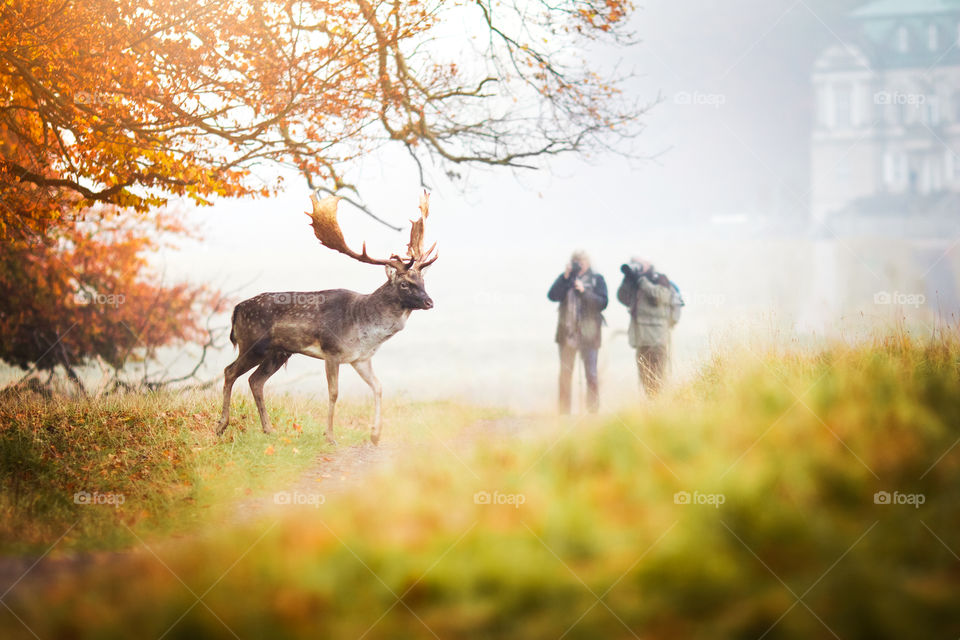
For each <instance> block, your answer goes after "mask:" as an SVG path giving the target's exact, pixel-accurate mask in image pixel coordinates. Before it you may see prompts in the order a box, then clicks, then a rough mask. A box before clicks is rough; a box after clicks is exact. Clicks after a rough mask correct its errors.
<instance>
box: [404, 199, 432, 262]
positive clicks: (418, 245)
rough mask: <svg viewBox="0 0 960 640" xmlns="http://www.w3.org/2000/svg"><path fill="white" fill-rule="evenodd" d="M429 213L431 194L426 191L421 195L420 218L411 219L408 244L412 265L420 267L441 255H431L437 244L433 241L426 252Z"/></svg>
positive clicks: (408, 253)
mask: <svg viewBox="0 0 960 640" xmlns="http://www.w3.org/2000/svg"><path fill="white" fill-rule="evenodd" d="M429 215H430V195H429V194H428V193H427V192H426V191H424V192H423V194H422V195H421V196H420V219H419V220H411V221H410V223H411V224H410V244H408V245H407V255H408V256H410V258H412V262H411V263H410V266H411V267H413V266H416V267H417V268H419V269H422V268H424V267H429V266H430V265H431V264H433V263H434V261H436V259H437V258H438V257H439V256H437V255H434V256H433V257H431V256H430V254H431V253H433V250H434V249H435V248H436V246H437V244H436V243H433V245H432V246H431V247H430V248H429V249H427V250H426V252H424V250H423V233H424V230H423V227H424V223H426V221H427V216H429Z"/></svg>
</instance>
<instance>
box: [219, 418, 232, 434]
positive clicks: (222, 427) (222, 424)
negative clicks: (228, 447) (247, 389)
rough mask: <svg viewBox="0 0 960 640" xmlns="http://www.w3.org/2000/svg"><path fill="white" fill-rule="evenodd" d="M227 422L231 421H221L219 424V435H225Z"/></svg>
mask: <svg viewBox="0 0 960 640" xmlns="http://www.w3.org/2000/svg"><path fill="white" fill-rule="evenodd" d="M227 424H229V421H226V422H220V424H218V425H217V435H218V436H222V435H223V432H224V431H226V430H227Z"/></svg>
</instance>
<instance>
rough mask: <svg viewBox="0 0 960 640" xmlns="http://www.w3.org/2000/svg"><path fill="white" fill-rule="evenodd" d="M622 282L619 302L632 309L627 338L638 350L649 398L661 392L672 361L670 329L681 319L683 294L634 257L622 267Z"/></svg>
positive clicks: (645, 262) (638, 364)
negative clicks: (668, 366) (670, 359)
mask: <svg viewBox="0 0 960 640" xmlns="http://www.w3.org/2000/svg"><path fill="white" fill-rule="evenodd" d="M620 271H621V272H623V282H622V283H621V284H620V288H619V289H618V290H617V300H619V301H620V302H621V303H622V304H624V305H625V306H626V307H627V308H629V309H630V329H629V331H628V332H627V338H628V340H629V341H630V346H631V347H632V348H634V349H636V351H637V369H638V370H639V373H640V383H641V384H642V385H643V388H644V390H645V391H646V393H647V395H649V396H654V395H656V394H657V393H659V392H660V388H661V387H662V385H663V379H664V374H665V373H666V369H667V363H668V362H669V357H670V354H669V347H670V330H671V329H673V327H674V326H675V325H676V324H677V322H678V321H679V320H680V309H681V307H683V298H682V297H681V296H680V291H679V290H678V289H677V288H676V286H675V285H674V284H673V283H672V282H670V279H669V278H667V276H665V275H664V274H662V273H658V272H657V270H656V269H654V267H653V265H652V264H650V263H649V262H647V261H646V260H642V259H640V258H631V260H630V262H629V263H627V264H625V265H623V266H622V267H620Z"/></svg>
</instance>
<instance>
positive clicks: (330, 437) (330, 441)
mask: <svg viewBox="0 0 960 640" xmlns="http://www.w3.org/2000/svg"><path fill="white" fill-rule="evenodd" d="M327 443H329V444H330V446H333V447H335V446H337V441H336V440H334V439H333V436H327Z"/></svg>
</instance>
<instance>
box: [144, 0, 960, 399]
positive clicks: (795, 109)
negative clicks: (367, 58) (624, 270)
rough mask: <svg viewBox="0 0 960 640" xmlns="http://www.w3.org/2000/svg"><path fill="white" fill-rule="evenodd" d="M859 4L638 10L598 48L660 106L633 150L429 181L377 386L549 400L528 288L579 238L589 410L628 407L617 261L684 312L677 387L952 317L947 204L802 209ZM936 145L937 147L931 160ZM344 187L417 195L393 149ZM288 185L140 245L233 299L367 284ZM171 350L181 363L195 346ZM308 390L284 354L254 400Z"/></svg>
mask: <svg viewBox="0 0 960 640" xmlns="http://www.w3.org/2000/svg"><path fill="white" fill-rule="evenodd" d="M859 4H863V3H859ZM826 5H829V6H826ZM856 5H858V3H856V2H847V3H826V2H819V3H814V2H810V3H807V2H803V1H797V2H767V1H764V2H758V1H751V2H743V1H741V2H724V3H714V2H706V1H703V0H696V1H687V2H675V1H674V2H667V1H660V2H646V3H644V5H643V7H642V10H640V11H638V12H637V15H636V17H635V26H636V30H637V33H638V35H639V36H640V38H641V40H642V41H641V42H640V43H638V44H637V45H636V46H634V47H631V48H630V49H629V50H627V52H626V53H624V52H623V51H619V52H613V51H604V52H598V54H597V55H601V56H604V57H605V60H606V62H608V63H609V64H610V65H613V64H615V63H619V64H620V65H621V67H622V68H630V69H633V70H634V72H635V74H636V77H635V78H634V79H633V80H631V82H630V84H629V89H628V90H629V92H630V93H631V96H630V97H633V98H636V99H637V100H640V101H643V102H651V103H656V104H655V105H654V106H653V107H652V108H651V110H650V111H649V113H647V114H646V115H645V116H644V123H645V125H646V129H645V132H644V134H643V135H642V137H641V138H639V139H638V140H637V141H636V144H635V147H636V150H637V151H638V152H639V154H640V155H643V156H646V157H645V158H626V157H623V156H620V155H616V154H606V155H597V156H595V157H590V158H586V159H584V158H573V157H566V158H561V159H559V160H556V161H554V162H553V163H552V164H551V166H550V167H549V169H547V170H543V171H538V172H530V171H519V172H510V171H505V170H500V171H492V170H478V169H476V168H473V169H471V168H463V169H462V178H461V179H459V180H456V181H455V182H450V181H448V180H446V179H444V178H442V177H436V176H438V175H442V172H441V171H434V172H433V174H431V175H432V177H431V179H430V186H431V192H432V198H431V217H430V219H429V222H428V225H427V239H428V242H430V243H432V242H434V241H436V242H437V245H438V248H439V253H440V258H439V260H438V261H437V263H436V264H435V265H434V266H432V267H431V268H430V269H429V270H428V272H427V275H426V283H427V290H428V292H429V293H430V294H431V296H432V297H433V298H434V300H435V302H436V307H435V308H434V309H433V310H430V311H416V312H414V313H413V314H412V316H411V318H410V320H409V322H408V324H407V327H406V329H405V330H404V331H403V332H401V333H400V334H398V335H397V336H395V337H394V338H392V339H391V340H390V341H388V342H387V343H386V344H385V345H384V346H383V347H382V349H381V350H380V352H379V354H378V355H377V356H376V357H375V358H374V369H375V371H376V372H377V374H378V375H379V377H380V378H381V381H382V382H383V384H384V389H385V394H386V396H387V397H388V398H389V397H390V396H400V395H402V396H405V397H411V398H437V397H454V398H461V399H468V400H471V401H474V402H479V403H482V404H490V405H509V406H512V407H515V408H522V409H531V410H543V409H548V408H550V407H552V406H553V404H554V402H555V394H556V375H557V367H558V363H557V353H556V345H555V344H554V342H553V337H554V330H555V326H556V305H555V304H553V303H550V302H548V301H547V298H546V292H547V289H548V287H549V286H550V284H551V282H552V281H553V279H554V278H555V277H556V276H557V275H558V274H559V273H560V272H561V271H562V270H563V267H564V264H565V262H566V260H567V259H568V258H569V255H570V253H571V252H572V251H573V250H574V249H577V248H582V249H585V250H586V251H588V252H589V254H590V255H591V257H592V261H593V264H594V269H595V271H597V272H599V273H601V274H603V275H604V276H605V278H606V281H607V286H608V288H609V290H610V299H611V301H610V306H609V308H608V309H607V311H606V313H605V317H606V320H607V328H606V330H605V332H604V336H603V342H604V344H603V347H602V349H601V355H600V376H601V402H602V404H603V406H604V407H606V408H611V407H619V406H624V405H627V404H630V403H635V402H637V400H638V398H639V391H638V387H637V381H636V370H635V366H634V363H633V354H632V352H631V350H630V348H629V347H628V345H627V341H626V337H625V335H624V332H625V330H626V327H627V322H628V316H627V310H626V308H625V307H623V306H622V305H620V304H619V303H618V302H617V301H616V299H615V295H614V294H615V291H616V288H617V286H618V285H619V283H620V271H619V267H620V265H621V264H622V263H623V262H624V261H626V260H627V259H628V258H629V257H630V256H633V255H640V256H645V257H646V258H648V259H649V260H651V261H652V262H653V263H654V264H655V265H656V267H657V269H658V270H660V271H662V272H665V273H666V274H667V275H668V276H669V277H670V278H671V279H672V280H673V281H675V282H676V283H677V284H678V285H679V286H680V288H681V290H682V293H683V295H684V298H685V300H686V302H687V306H686V307H685V309H684V312H683V317H682V319H681V321H680V324H679V325H678V327H677V328H676V330H675V332H674V335H673V349H674V363H673V370H672V375H671V380H672V381H673V382H674V383H676V382H679V381H682V380H684V379H687V378H689V377H690V376H691V375H693V372H695V371H696V369H697V367H698V366H699V365H700V364H701V363H702V362H703V361H704V360H705V359H706V358H707V357H709V355H710V354H711V352H712V351H713V350H715V349H717V348H722V347H723V345H724V344H728V343H730V342H731V341H735V340H740V339H743V338H744V337H746V338H749V339H752V340H756V341H757V343H761V342H763V341H764V340H765V339H769V340H787V341H790V340H817V339H822V338H824V337H832V338H838V337H842V338H847V339H851V338H853V337H856V336H858V335H862V334H863V332H864V331H867V330H869V328H870V327H875V326H886V325H889V324H891V323H894V322H897V321H898V319H899V318H902V317H904V316H905V317H906V318H907V324H908V325H909V326H910V327H911V330H913V331H916V332H917V333H920V334H923V333H930V332H932V331H934V330H936V328H937V326H938V325H942V324H943V323H949V322H953V323H954V324H955V323H956V315H955V314H956V311H957V309H958V293H957V284H956V283H957V277H956V276H957V273H958V270H960V268H958V265H960V260H958V255H957V251H956V243H957V239H958V237H960V229H958V227H957V217H958V214H960V211H953V215H952V217H951V216H947V217H942V216H941V217H940V218H937V219H936V221H935V222H934V223H933V224H932V226H931V227H929V228H928V229H926V230H924V229H921V228H920V226H918V225H917V224H915V223H914V222H913V221H911V220H910V219H909V218H908V217H905V214H904V216H902V217H894V218H886V219H884V220H870V219H869V218H868V219H866V220H854V221H853V222H850V221H849V220H846V219H843V220H842V221H841V219H840V218H829V219H827V220H826V221H814V220H813V218H812V216H811V191H812V182H813V178H812V171H811V167H812V163H813V159H812V157H811V144H812V139H813V134H814V126H815V120H816V115H817V114H816V97H815V93H814V89H813V85H812V82H811V76H812V74H813V65H814V62H815V60H816V59H817V58H818V56H820V54H821V53H823V51H824V50H825V49H826V48H827V47H830V46H836V45H841V44H844V43H846V42H847V37H848V35H849V34H850V33H851V32H852V31H854V30H853V29H852V28H851V26H850V24H849V21H848V20H845V19H844V17H843V16H844V15H845V9H847V8H849V7H853V6H856ZM953 35H954V37H956V31H954V34H953ZM844 46H845V45H844ZM952 126H953V127H954V129H955V127H956V124H955V123H954V124H953V125H952ZM951 135H952V134H951ZM953 139H955V138H950V137H949V136H944V138H943V140H941V142H942V143H943V145H944V150H945V152H946V154H947V155H948V156H949V155H950V154H952V155H953V156H956V151H957V149H956V148H953V147H952V146H951V144H950V141H951V140H953ZM851 144H852V145H853V146H855V145H856V140H852V141H851ZM958 164H960V163H958ZM265 177H266V175H265ZM348 177H349V178H350V180H351V181H352V182H353V183H355V184H357V185H358V186H359V187H360V188H361V189H362V191H363V197H364V198H365V201H366V203H367V204H368V205H369V207H370V208H371V209H372V210H373V211H375V212H376V213H378V214H379V215H382V216H383V217H385V218H387V219H389V220H390V221H391V222H394V223H397V224H400V223H405V222H406V221H407V220H409V219H410V218H412V217H414V215H415V214H416V212H417V208H416V207H417V199H418V195H419V192H420V187H419V184H418V177H417V174H416V171H415V167H414V166H412V165H411V164H410V162H409V159H408V157H407V156H406V155H405V154H402V153H397V152H395V151H384V152H382V153H380V154H377V155H376V156H375V157H369V158H366V159H365V160H364V161H363V163H361V164H358V166H357V167H356V168H355V171H354V173H353V175H351V176H348ZM288 185H289V187H288V189H287V190H286V191H285V192H284V194H283V195H282V196H281V197H278V198H275V199H271V200H266V201H242V202H236V201H221V202H218V203H217V204H216V205H215V206H214V207H213V208H208V209H202V210H196V211H192V212H191V213H190V216H189V218H190V220H191V221H192V222H193V223H195V224H197V225H198V226H199V228H200V230H201V232H202V235H203V240H202V241H200V242H188V243H185V244H183V245H182V247H181V249H180V250H179V251H164V252H163V253H162V254H160V255H158V256H157V257H156V258H157V264H158V266H160V267H161V268H162V269H163V270H164V273H165V277H167V278H168V279H171V280H175V279H181V278H188V279H190V280H191V281H193V282H202V283H210V284H212V285H214V286H218V287H220V288H222V289H224V290H229V291H234V292H235V297H236V298H237V300H240V299H244V298H246V297H249V296H251V295H255V294H257V293H260V292H263V291H289V290H300V291H311V290H321V289H327V288H339V287H344V288H350V289H354V290H356V291H361V292H370V291H372V290H373V289H375V288H376V287H377V286H379V285H380V284H381V283H382V282H383V280H384V275H383V271H382V270H381V269H380V268H378V267H372V266H369V265H362V264H358V263H355V262H353V261H351V260H349V259H348V258H346V257H345V256H342V255H339V254H335V253H334V252H332V251H329V250H327V249H325V248H323V247H322V246H320V244H319V243H318V242H317V240H316V239H315V238H314V237H313V235H312V233H311V231H310V229H309V227H308V226H307V218H306V216H304V215H303V212H304V211H305V210H306V209H307V207H308V205H309V202H308V196H309V193H308V191H307V188H306V186H305V185H304V184H303V182H302V180H297V179H296V178H295V177H293V176H291V177H290V179H289V180H288ZM924 219H926V218H924ZM841 222H842V224H841ZM340 223H341V226H342V227H343V229H344V233H345V236H346V238H347V241H348V243H349V244H351V246H354V247H357V248H359V246H360V243H361V242H362V241H364V240H365V241H366V242H367V243H368V247H369V250H370V253H371V255H377V254H378V253H379V254H387V253H389V252H393V251H397V250H399V249H401V248H402V247H403V246H404V245H405V243H406V239H407V238H406V229H405V230H404V232H403V233H396V232H393V231H390V230H389V229H387V228H386V227H384V226H382V225H380V224H378V223H376V222H375V221H373V220H371V219H370V218H368V217H367V216H365V215H364V214H363V213H362V212H361V211H359V210H357V209H356V208H353V207H351V206H349V205H347V204H346V203H344V204H343V205H342V206H341V211H340ZM885 294H886V295H887V297H884V295H885ZM910 296H912V297H910ZM228 322H229V320H228V319H227V318H224V319H223V324H224V326H226V324H227V323H228ZM227 346H229V345H227ZM233 355H234V352H232V351H230V350H229V349H224V350H222V351H220V352H218V353H216V354H214V356H213V357H211V358H210V366H209V367H208V368H207V370H206V371H205V372H204V375H205V376H206V377H213V376H215V375H218V373H219V371H220V370H222V367H223V366H225V365H226V364H228V363H229V362H230V361H231V360H232V359H233ZM177 357H178V360H177V362H178V363H180V364H184V365H185V364H186V362H188V361H189V360H190V357H191V352H190V351H187V352H184V353H182V354H179V355H178V356H177ZM178 366H179V365H178ZM341 385H342V389H343V393H344V394H346V395H357V396H362V395H363V394H366V393H368V392H367V390H366V388H365V387H364V386H363V384H362V382H360V380H359V378H358V377H357V376H355V375H354V374H353V373H352V372H345V373H344V375H343V376H342V377H341ZM244 386H245V385H244ZM325 388H326V383H325V381H324V377H323V366H322V364H321V363H320V362H319V361H316V360H312V359H310V358H307V357H305V356H297V357H294V358H292V359H291V360H290V362H289V364H288V365H287V367H286V368H285V369H284V370H281V372H279V373H278V374H277V375H276V376H274V377H273V378H272V379H271V381H270V382H269V383H268V386H267V393H268V395H270V394H276V393H278V392H283V391H288V392H297V393H299V392H309V393H318V394H320V395H321V396H323V395H324V394H325Z"/></svg>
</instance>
